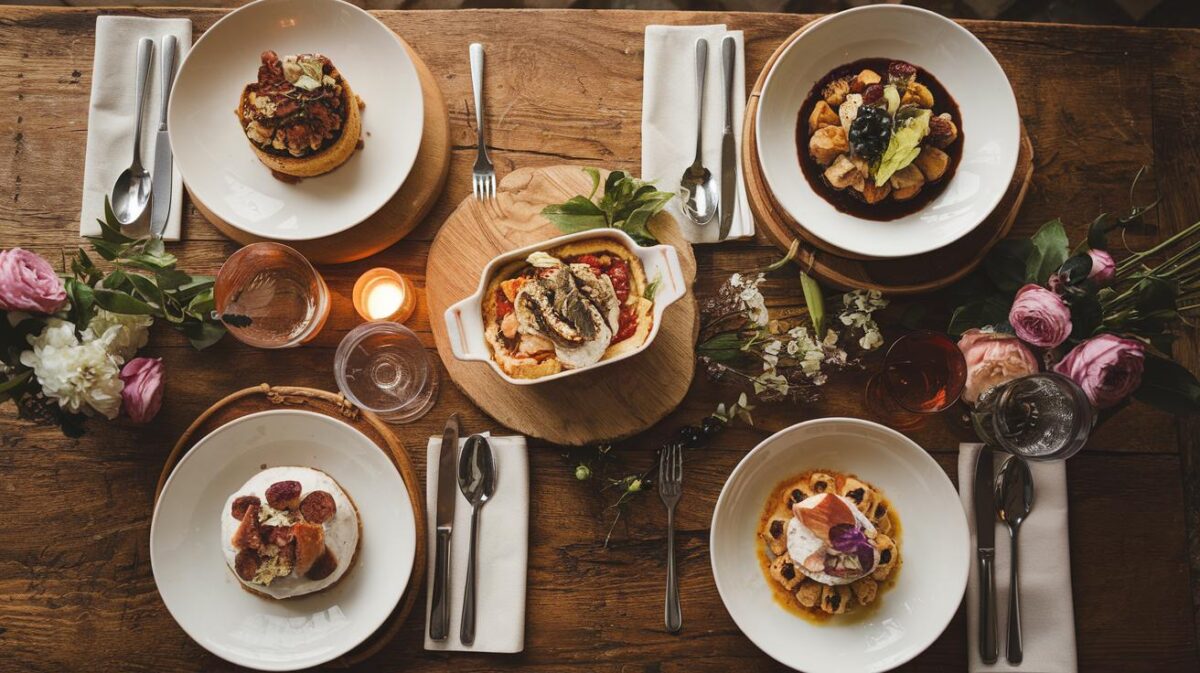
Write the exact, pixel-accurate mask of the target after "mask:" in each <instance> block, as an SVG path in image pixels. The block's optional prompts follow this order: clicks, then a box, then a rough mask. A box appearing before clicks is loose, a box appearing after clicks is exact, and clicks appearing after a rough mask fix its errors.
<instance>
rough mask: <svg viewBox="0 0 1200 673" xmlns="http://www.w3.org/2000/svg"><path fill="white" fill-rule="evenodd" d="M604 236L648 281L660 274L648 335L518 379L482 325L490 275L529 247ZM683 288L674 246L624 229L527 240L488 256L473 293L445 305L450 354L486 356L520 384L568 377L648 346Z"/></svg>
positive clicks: (540, 248) (534, 249)
mask: <svg viewBox="0 0 1200 673" xmlns="http://www.w3.org/2000/svg"><path fill="white" fill-rule="evenodd" d="M602 238H607V239H610V240H613V241H616V242H617V243H618V244H619V245H621V246H622V247H624V248H625V249H627V250H629V251H630V252H631V253H633V254H634V255H635V256H636V257H637V258H638V259H639V260H641V263H642V268H643V269H644V270H645V272H646V281H647V282H650V283H652V282H654V281H655V280H656V279H660V282H659V284H658V289H657V291H656V292H655V293H654V306H653V308H652V309H651V311H650V316H651V319H652V324H651V327H650V333H649V334H648V335H646V340H645V341H644V342H642V344H641V345H640V346H639V347H638V348H636V349H635V350H632V351H628V352H626V353H622V354H620V355H618V356H616V357H613V358H609V359H605V360H600V361H599V362H596V363H595V364H592V365H588V366H587V367H579V368H576V369H564V370H562V371H560V372H558V373H557V374H551V375H549V376H542V377H540V378H536V379H519V378H515V377H512V376H509V375H508V374H506V373H505V372H504V370H502V369H501V368H500V365H498V364H496V361H495V360H494V359H493V358H492V352H491V349H490V347H489V346H488V344H487V340H486V338H485V336H484V333H485V329H486V326H485V325H484V323H483V297H484V293H485V292H487V287H488V283H489V282H490V281H491V280H492V277H493V275H494V274H495V273H496V272H497V270H499V269H501V268H503V267H504V266H506V265H508V264H511V263H513V262H516V261H519V260H523V259H525V258H526V257H528V256H529V255H530V254H531V253H534V252H538V251H543V250H550V249H551V248H556V247H558V246H561V245H564V244H566V243H572V242H575V241H585V240H595V239H602ZM686 293H687V283H686V282H685V281H684V278H683V268H682V267H681V266H680V264H679V253H678V252H677V251H676V250H675V248H674V247H673V246H670V245H666V244H661V245H653V246H643V245H638V244H637V243H636V242H635V241H634V240H633V239H632V238H631V237H630V236H629V235H628V234H626V233H625V232H623V231H621V230H619V229H591V230H588V231H581V232H577V233H574V234H567V235H566V236H559V237H557V238H552V239H549V240H546V241H542V242H541V243H535V244H533V245H527V246H525V247H523V248H518V249H516V250H513V251H511V252H506V253H504V254H502V255H498V256H496V257H494V258H492V261H490V262H488V264H487V266H485V267H484V268H483V272H482V273H481V274H480V275H479V288H478V289H476V290H475V293H474V294H472V295H470V296H469V297H467V298H465V299H463V300H461V301H459V302H458V303H456V304H454V305H452V306H450V308H448V309H446V313H445V315H444V316H443V318H444V320H445V323H446V333H447V335H448V338H449V340H450V350H451V352H453V353H454V357H456V358H458V359H459V360H468V361H470V360H476V361H481V362H486V363H488V364H489V365H490V366H491V368H492V369H493V370H495V372H496V374H497V375H498V376H499V377H500V378H502V379H504V380H505V381H508V382H509V383H513V384H516V385H519V386H524V385H532V384H535V383H545V382H547V381H554V380H557V379H561V378H566V377H568V376H572V375H574V374H578V373H579V372H584V371H590V370H594V369H596V368H598V367H603V366H605V365H608V364H612V363H614V362H620V361H621V360H625V359H627V358H631V357H633V356H635V355H637V354H638V353H641V352H642V351H644V350H646V349H647V348H649V347H650V344H651V343H653V342H654V337H656V336H657V335H658V330H659V327H661V326H662V317H663V312H664V311H665V310H666V309H667V307H668V306H670V305H671V304H673V303H675V301H677V300H678V299H679V298H681V297H683V295H684V294H686Z"/></svg>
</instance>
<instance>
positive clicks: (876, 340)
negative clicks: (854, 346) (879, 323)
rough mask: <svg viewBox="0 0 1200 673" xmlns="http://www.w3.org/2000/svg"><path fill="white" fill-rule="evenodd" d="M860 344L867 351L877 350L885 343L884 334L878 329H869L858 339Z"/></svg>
mask: <svg viewBox="0 0 1200 673" xmlns="http://www.w3.org/2000/svg"><path fill="white" fill-rule="evenodd" d="M858 345H859V346H862V349H863V350H865V351H870V350H875V349H876V348H879V347H880V346H882V345H883V335H882V334H880V333H879V330H878V329H872V330H867V331H866V332H865V333H864V334H863V335H862V338H861V339H859V340H858Z"/></svg>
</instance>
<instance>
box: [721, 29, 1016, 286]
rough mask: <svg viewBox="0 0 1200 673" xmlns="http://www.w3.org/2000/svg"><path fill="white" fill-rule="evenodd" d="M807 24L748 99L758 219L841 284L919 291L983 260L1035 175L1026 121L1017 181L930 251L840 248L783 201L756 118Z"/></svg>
mask: <svg viewBox="0 0 1200 673" xmlns="http://www.w3.org/2000/svg"><path fill="white" fill-rule="evenodd" d="M803 31H804V28H801V29H800V30H798V31H796V32H795V33H793V34H792V36H791V37H789V38H788V39H787V40H785V41H784V42H783V44H781V45H780V46H779V48H778V49H776V50H775V53H774V54H772V55H771V58H769V59H768V60H767V64H766V65H765V66H764V67H763V70H762V72H761V73H760V74H759V76H758V81H757V82H755V84H754V89H753V90H752V91H751V92H750V98H749V100H748V101H747V102H746V116H745V122H744V124H743V126H742V166H743V172H744V175H745V179H746V195H747V197H748V200H749V202H750V210H751V211H752V212H753V213H754V219H755V224H756V225H757V226H758V228H759V230H760V231H762V232H763V234H764V235H766V237H767V239H768V240H770V241H771V242H772V243H774V244H775V245H777V246H779V247H780V248H782V249H784V250H786V249H788V247H790V246H791V244H792V242H793V241H794V240H797V239H799V240H800V242H801V248H800V254H799V262H800V264H801V265H802V266H804V267H805V268H806V269H808V270H809V273H811V274H813V275H814V276H816V277H817V278H819V279H821V280H823V281H825V282H827V283H829V284H831V285H834V286H836V287H838V288H841V289H868V290H880V291H882V292H884V293H887V294H893V295H906V294H920V293H923V292H930V291H933V290H937V289H940V288H943V287H946V286H947V285H950V284H952V283H954V282H955V281H957V280H959V279H960V278H962V277H963V276H965V275H967V274H968V273H970V272H971V271H972V270H974V269H975V267H977V266H979V264H980V263H981V262H982V261H983V259H984V257H986V256H987V253H988V251H989V250H991V248H992V246H993V245H995V244H996V242H997V241H999V240H1000V239H1002V238H1004V237H1005V236H1006V235H1007V234H1008V232H1009V230H1010V229H1012V225H1013V222H1014V221H1015V220H1016V217H1017V212H1018V211H1019V210H1020V208H1021V204H1022V203H1023V202H1024V200H1025V193H1026V191H1027V190H1028V188H1029V182H1030V180H1031V179H1032V178H1033V144H1032V143H1031V142H1030V140H1029V135H1028V134H1027V133H1026V132H1025V125H1024V124H1022V125H1021V147H1020V151H1019V153H1018V155H1017V167H1016V170H1015V171H1014V172H1013V178H1012V182H1010V183H1009V186H1008V190H1007V191H1006V192H1005V194H1004V197H1003V198H1002V199H1001V200H1000V204H999V205H998V206H996V209H995V210H994V211H992V213H991V215H989V216H988V217H987V219H985V220H984V221H983V222H982V223H980V225H979V226H977V227H976V228H975V229H973V230H972V231H971V232H970V233H968V234H967V235H966V236H963V237H962V238H960V239H958V240H957V241H955V242H953V243H951V244H950V245H947V246H944V247H942V248H939V249H937V250H933V251H931V252H927V253H923V254H920V255H914V256H912V257H901V258H895V259H875V258H869V257H864V256H862V255H857V254H854V253H850V252H847V251H844V250H841V249H839V248H836V247H834V246H832V245H830V244H828V243H826V242H825V241H822V240H821V239H819V238H817V237H816V236H814V235H813V234H812V233H811V232H809V231H808V230H807V229H805V228H804V227H803V226H802V225H801V224H800V223H798V222H796V220H794V219H793V218H792V217H791V216H790V215H788V214H787V212H786V211H785V210H784V209H783V207H782V206H780V205H779V203H778V201H776V199H775V197H774V196H773V195H772V194H771V190H770V188H769V187H768V185H767V182H766V178H765V177H764V176H763V172H762V164H761V163H760V162H759V157H758V146H757V143H756V139H755V128H756V126H755V124H756V122H755V117H757V112H758V103H759V99H760V97H761V96H762V87H763V83H764V82H765V81H766V79H767V74H768V73H769V72H770V71H771V67H772V66H773V65H774V64H775V61H776V60H777V59H778V58H779V55H780V54H782V53H783V50H784V49H786V48H787V47H788V45H790V44H791V43H792V42H793V41H795V40H796V38H798V37H799V36H800V34H801V33H802V32H803Z"/></svg>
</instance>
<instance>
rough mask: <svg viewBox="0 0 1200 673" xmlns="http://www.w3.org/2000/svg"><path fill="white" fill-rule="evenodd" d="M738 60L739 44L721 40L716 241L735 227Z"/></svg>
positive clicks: (727, 38) (723, 238)
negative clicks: (721, 120)
mask: <svg viewBox="0 0 1200 673" xmlns="http://www.w3.org/2000/svg"><path fill="white" fill-rule="evenodd" d="M736 61H737V43H735V42H734V40H733V38H732V37H726V38H725V39H724V40H721V70H722V72H723V74H724V79H725V130H724V133H723V135H722V137H721V200H720V201H718V202H717V204H718V205H719V206H720V209H721V229H720V233H719V234H718V239H717V240H721V241H723V240H725V239H726V238H727V237H728V236H729V229H730V227H732V226H733V211H734V210H735V209H736V208H737V204H736V200H737V196H736V195H737V165H738V162H737V143H736V142H735V141H734V135H733V66H734V63H735V62H736Z"/></svg>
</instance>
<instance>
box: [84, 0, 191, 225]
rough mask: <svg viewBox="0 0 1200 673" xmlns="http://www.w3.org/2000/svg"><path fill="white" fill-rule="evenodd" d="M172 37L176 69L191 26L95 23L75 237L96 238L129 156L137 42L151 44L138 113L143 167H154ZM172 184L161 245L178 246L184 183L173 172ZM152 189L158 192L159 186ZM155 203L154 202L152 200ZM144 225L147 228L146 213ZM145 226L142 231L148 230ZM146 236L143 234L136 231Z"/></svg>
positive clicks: (122, 19) (136, 20) (183, 22)
mask: <svg viewBox="0 0 1200 673" xmlns="http://www.w3.org/2000/svg"><path fill="white" fill-rule="evenodd" d="M166 35H174V36H175V39H176V40H178V41H179V46H178V51H177V52H176V54H175V67H176V68H178V67H179V64H180V63H182V62H183V57H184V56H185V55H186V54H187V52H188V49H190V48H191V46H192V22H191V21H189V20H188V19H147V18H142V17H133V16H101V17H97V18H96V56H95V59H94V60H93V62H92V99H91V103H90V104H89V107H88V133H87V154H86V155H85V156H84V160H83V207H82V209H81V210H80V214H79V234H80V235H81V236H99V235H100V225H99V224H97V223H96V220H98V219H100V218H103V217H104V197H105V196H107V195H108V193H109V191H110V190H111V189H112V185H113V182H114V181H116V179H117V176H118V175H120V174H121V171H123V170H125V168H126V167H128V166H129V161H130V159H131V158H132V156H133V131H134V129H133V127H134V119H133V114H134V111H135V110H136V109H137V102H136V101H135V100H134V95H133V88H134V79H135V77H136V75H135V74H134V71H135V70H136V67H135V64H136V62H137V45H138V40H139V39H141V38H143V37H149V38H151V39H153V40H154V58H153V59H152V65H151V66H150V77H149V79H148V80H147V83H146V88H147V93H146V103H145V107H144V108H143V110H142V165H143V166H145V167H146V170H148V171H149V170H152V167H153V166H154V142H155V135H156V133H157V131H158V122H159V110H158V108H159V103H160V96H161V88H162V86H161V83H160V82H159V78H160V77H161V73H160V65H161V64H160V63H159V59H160V58H161V55H160V53H159V51H160V49H161V48H162V45H161V44H160V41H161V38H163V37H164V36H166ZM172 173H173V175H172V179H171V212H170V214H169V215H168V216H167V228H166V231H164V232H163V239H164V240H167V241H178V240H179V229H180V225H179V223H180V220H181V215H182V213H183V178H181V177H180V175H179V170H178V168H176V169H175V170H173V171H172ZM153 189H154V190H155V191H158V189H159V186H158V185H154V187H153ZM152 198H153V197H152ZM146 210H147V216H146V218H145V220H146V223H147V224H148V223H149V212H148V211H149V210H150V208H149V207H147V208H146ZM146 228H147V226H146V224H143V225H142V229H146ZM134 233H137V234H138V235H145V231H135V232H134Z"/></svg>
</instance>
